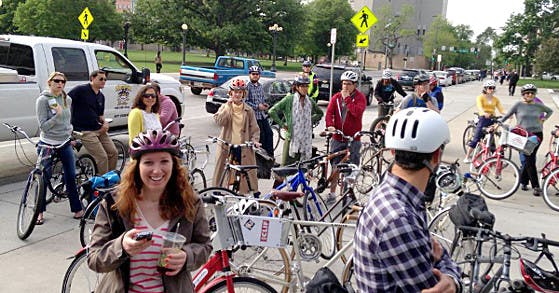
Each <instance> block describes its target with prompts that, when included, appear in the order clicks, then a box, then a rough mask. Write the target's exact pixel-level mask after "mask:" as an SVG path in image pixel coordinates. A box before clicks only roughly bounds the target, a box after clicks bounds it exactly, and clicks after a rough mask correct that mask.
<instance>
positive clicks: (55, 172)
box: [45, 157, 65, 204]
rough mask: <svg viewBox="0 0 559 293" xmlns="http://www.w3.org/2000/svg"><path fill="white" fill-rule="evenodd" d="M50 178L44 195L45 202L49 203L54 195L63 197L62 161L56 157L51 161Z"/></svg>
mask: <svg viewBox="0 0 559 293" xmlns="http://www.w3.org/2000/svg"><path fill="white" fill-rule="evenodd" d="M50 174H51V176H50V178H49V182H48V186H47V188H48V191H50V192H47V194H46V196H45V202H46V204H49V203H51V202H52V201H53V200H54V198H55V197H63V196H64V192H65V184H64V168H63V166H62V161H61V160H59V159H58V158H57V157H56V158H55V157H53V159H52V162H51V171H50Z"/></svg>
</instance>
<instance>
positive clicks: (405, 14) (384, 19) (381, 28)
mask: <svg viewBox="0 0 559 293" xmlns="http://www.w3.org/2000/svg"><path fill="white" fill-rule="evenodd" d="M413 14H414V9H413V6H411V5H409V4H405V5H402V8H401V12H400V14H399V15H396V14H395V13H394V12H393V11H392V6H390V5H384V6H382V7H381V8H380V9H379V11H378V12H377V13H376V15H377V19H378V22H377V23H376V24H375V25H374V26H373V28H372V33H371V35H372V37H373V39H374V40H375V45H374V47H375V48H379V47H382V48H384V49H385V53H387V58H388V64H389V67H390V68H392V56H393V54H394V53H393V52H394V48H395V47H396V46H397V44H398V42H399V41H400V39H405V38H407V37H409V36H412V35H413V30H412V29H411V28H410V27H409V25H410V24H409V21H408V20H409V19H411V18H412V16H413Z"/></svg>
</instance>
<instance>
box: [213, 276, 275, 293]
mask: <svg viewBox="0 0 559 293" xmlns="http://www.w3.org/2000/svg"><path fill="white" fill-rule="evenodd" d="M233 288H234V289H235V290H234V291H235V292H263V293H265V292H269V293H277V291H276V290H275V289H274V288H272V286H270V285H268V284H266V283H264V282H263V281H260V280H258V279H256V278H251V277H233ZM204 292H208V293H219V292H224V293H226V292H228V291H227V280H225V279H223V280H221V281H219V282H218V283H216V284H214V285H212V286H211V287H209V288H205V290H204Z"/></svg>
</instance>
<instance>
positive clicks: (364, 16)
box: [351, 5, 378, 33]
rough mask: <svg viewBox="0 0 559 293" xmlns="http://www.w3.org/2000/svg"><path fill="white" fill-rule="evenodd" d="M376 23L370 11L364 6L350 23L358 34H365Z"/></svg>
mask: <svg viewBox="0 0 559 293" xmlns="http://www.w3.org/2000/svg"><path fill="white" fill-rule="evenodd" d="M377 21H378V19H377V17H376V16H375V15H374V14H373V12H372V11H371V9H369V7H367V6H366V5H365V6H363V8H361V9H359V11H357V13H355V15H354V16H353V17H352V18H351V23H353V25H354V26H355V27H356V28H357V29H358V30H359V32H360V33H364V32H366V31H367V30H368V29H370V28H371V27H372V26H373V25H374V24H375V23H376V22H377Z"/></svg>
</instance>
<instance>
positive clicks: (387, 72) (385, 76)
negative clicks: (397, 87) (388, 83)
mask: <svg viewBox="0 0 559 293" xmlns="http://www.w3.org/2000/svg"><path fill="white" fill-rule="evenodd" d="M391 78H392V72H391V71H390V70H388V69H385V70H384V71H383V72H382V79H391Z"/></svg>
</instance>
